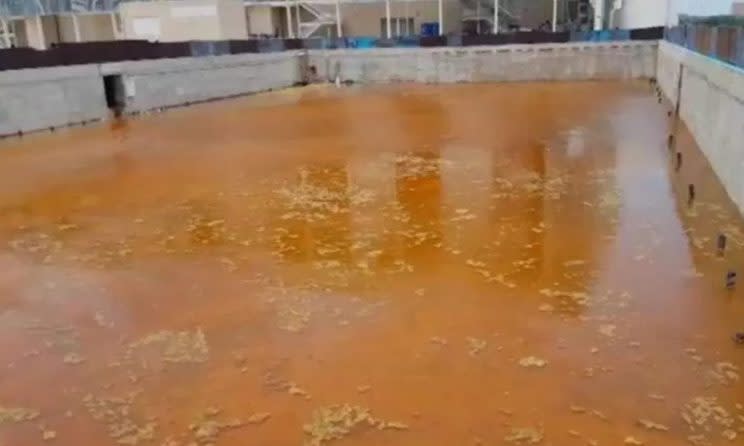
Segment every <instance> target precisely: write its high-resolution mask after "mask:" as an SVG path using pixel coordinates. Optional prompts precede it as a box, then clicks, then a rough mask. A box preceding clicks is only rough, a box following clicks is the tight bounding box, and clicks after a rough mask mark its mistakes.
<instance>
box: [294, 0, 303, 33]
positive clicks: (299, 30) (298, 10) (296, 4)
mask: <svg viewBox="0 0 744 446" xmlns="http://www.w3.org/2000/svg"><path fill="white" fill-rule="evenodd" d="M295 14H296V17H295V19H296V20H297V38H298V39H302V28H301V27H300V24H301V23H302V22H301V21H300V19H301V17H300V2H299V1H296V2H295Z"/></svg>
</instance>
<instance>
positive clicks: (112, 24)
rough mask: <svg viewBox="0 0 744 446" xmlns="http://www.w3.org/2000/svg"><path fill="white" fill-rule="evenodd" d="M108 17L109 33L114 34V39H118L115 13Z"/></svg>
mask: <svg viewBox="0 0 744 446" xmlns="http://www.w3.org/2000/svg"><path fill="white" fill-rule="evenodd" d="M109 16H110V17H111V31H112V32H113V33H114V39H118V38H119V27H118V26H117V24H116V13H115V12H112V13H111V14H109Z"/></svg>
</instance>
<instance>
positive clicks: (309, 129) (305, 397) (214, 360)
mask: <svg viewBox="0 0 744 446" xmlns="http://www.w3.org/2000/svg"><path fill="white" fill-rule="evenodd" d="M599 98H601V101H598V99H599ZM667 119H668V118H667V116H666V110H665V108H664V106H662V105H659V104H658V103H657V102H656V100H655V97H654V96H653V93H652V90H651V87H650V86H649V85H648V84H647V83H642V82H639V83H612V82H582V83H551V84H539V83H532V84H502V85H487V84H481V85H478V84H473V85H452V86H408V85H400V86H388V87H375V88H364V89H356V88H353V89H339V90H337V89H331V88H325V87H322V88H315V87H313V88H306V89H295V90H287V91H283V92H278V93H271V94H266V95H259V96H255V97H252V98H246V99H240V100H235V101H229V102H221V103H213V104H206V105H202V106H197V107H193V108H188V109H180V110H173V111H169V112H168V113H166V114H163V115H157V116H148V117H143V118H141V119H136V120H131V121H128V122H118V123H114V124H111V125H109V126H96V127H89V128H78V129H71V130H69V131H65V132H61V133H57V134H46V135H34V136H32V137H28V138H25V139H14V140H6V141H3V142H1V143H0V209H1V212H0V243H1V245H0V246H2V249H0V339H2V341H1V342H0V443H1V444H5V445H36V444H57V445H71V446H72V445H76V446H77V445H80V444H95V445H108V444H112V445H113V444H117V443H118V444H153V445H168V446H178V445H190V444H196V445H207V444H216V445H220V446H238V445H241V446H243V445H272V446H283V445H299V444H303V443H305V444H310V445H320V444H339V445H370V446H371V445H380V444H385V445H407V446H410V445H498V444H504V443H514V444H545V445H550V444H552V445H579V444H591V445H594V444H598V445H618V444H630V445H633V444H647V445H672V444H684V443H685V442H687V441H688V439H689V438H691V439H692V440H691V441H693V442H697V444H711V445H725V444H736V443H737V442H739V441H741V436H742V435H744V433H743V432H742V429H744V418H743V417H744V408H743V407H742V406H741V404H742V403H744V385H743V384H742V382H741V380H740V379H739V374H740V373H741V371H740V370H741V368H742V367H744V356H742V355H744V350H742V349H741V348H739V347H737V346H736V345H735V344H734V343H733V342H732V341H731V338H730V337H731V335H732V334H733V333H734V332H735V331H737V330H739V331H741V330H744V317H742V315H743V314H744V300H742V298H741V297H742V296H741V292H739V291H737V290H734V291H727V290H726V289H725V287H724V276H725V274H726V272H727V271H728V270H729V269H732V270H738V269H740V268H741V266H742V264H743V262H742V261H743V260H744V257H743V253H744V224H743V222H742V220H741V218H740V217H739V214H738V212H737V211H736V209H735V208H734V207H733V205H732V204H731V202H730V201H729V200H728V199H727V198H726V197H725V194H724V192H723V190H722V188H721V186H720V185H719V184H718V182H717V181H716V179H715V177H714V176H713V175H712V174H711V172H710V168H709V166H708V165H707V163H706V162H705V161H704V159H703V158H702V156H701V155H700V153H699V152H698V150H697V148H696V147H695V146H694V143H693V142H692V140H691V138H690V137H689V134H687V133H686V132H685V131H684V129H683V133H682V134H681V135H680V136H679V141H680V145H679V149H680V151H681V153H682V156H683V163H682V166H681V169H680V170H679V171H678V172H677V171H675V168H674V167H675V166H674V165H673V163H672V161H670V159H671V157H670V156H669V153H668V151H667V148H666V137H667V133H668V128H669V123H668V122H667ZM692 182H694V183H695V185H696V192H697V194H696V195H697V197H696V200H695V202H694V203H693V204H692V205H688V202H687V197H686V193H687V187H688V184H689V183H692ZM720 232H724V233H725V234H727V236H728V248H727V250H726V252H725V255H724V256H723V257H719V256H718V255H717V253H716V249H715V243H716V237H717V235H718V233H720ZM740 273H741V271H740ZM13 409H17V410H13ZM736 435H738V436H739V437H737V438H734V440H733V441H732V440H729V439H727V438H726V437H729V438H733V437H734V436H736ZM45 438H46V440H45Z"/></svg>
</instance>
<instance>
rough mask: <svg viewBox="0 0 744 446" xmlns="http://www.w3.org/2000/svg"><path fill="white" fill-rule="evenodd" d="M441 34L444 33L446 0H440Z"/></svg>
mask: <svg viewBox="0 0 744 446" xmlns="http://www.w3.org/2000/svg"><path fill="white" fill-rule="evenodd" d="M438 3H439V5H438V8H439V35H440V36H443V35H444V4H443V3H444V0H439V2H438Z"/></svg>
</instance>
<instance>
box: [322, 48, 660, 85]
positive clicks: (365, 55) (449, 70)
mask: <svg viewBox="0 0 744 446" xmlns="http://www.w3.org/2000/svg"><path fill="white" fill-rule="evenodd" d="M656 46H657V43H656V42H655V41H654V42H648V41H645V42H644V41H628V42H613V43H560V44H557V43H549V44H538V45H505V46H484V47H468V48H429V49H425V48H394V49H374V50H367V51H359V50H315V51H310V55H309V59H310V60H309V63H310V65H312V66H315V67H316V68H317V69H318V74H319V76H320V77H321V78H322V79H327V80H335V78H336V76H338V77H339V78H340V80H341V81H353V82H360V83H376V82H379V83H387V82H427V83H453V82H510V81H546V80H556V81H577V80H598V79H638V78H651V77H654V76H655V74H656Z"/></svg>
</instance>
